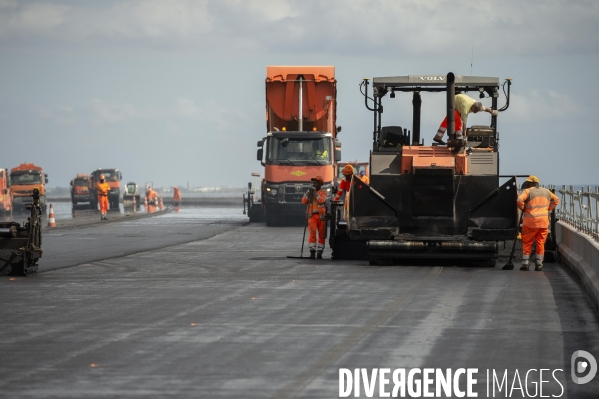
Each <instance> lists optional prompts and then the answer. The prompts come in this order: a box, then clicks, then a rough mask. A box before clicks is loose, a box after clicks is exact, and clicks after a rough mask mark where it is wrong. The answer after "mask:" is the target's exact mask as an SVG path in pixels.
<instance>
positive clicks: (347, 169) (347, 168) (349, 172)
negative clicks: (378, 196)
mask: <svg viewBox="0 0 599 399" xmlns="http://www.w3.org/2000/svg"><path fill="white" fill-rule="evenodd" d="M341 173H342V174H343V175H345V176H351V175H353V174H354V167H353V166H351V165H345V167H344V168H343V170H342V171H341Z"/></svg>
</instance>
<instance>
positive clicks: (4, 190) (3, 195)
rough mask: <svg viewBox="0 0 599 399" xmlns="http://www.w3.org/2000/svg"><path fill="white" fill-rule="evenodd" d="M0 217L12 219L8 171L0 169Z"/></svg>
mask: <svg viewBox="0 0 599 399" xmlns="http://www.w3.org/2000/svg"><path fill="white" fill-rule="evenodd" d="M0 216H1V217H9V218H12V192H11V190H10V177H9V174H8V169H4V168H0Z"/></svg>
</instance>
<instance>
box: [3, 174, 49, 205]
mask: <svg viewBox="0 0 599 399" xmlns="http://www.w3.org/2000/svg"><path fill="white" fill-rule="evenodd" d="M47 183H48V175H47V174H45V173H44V171H43V169H42V168H41V167H40V166H36V165H34V164H32V163H22V164H20V165H19V166H17V167H16V168H12V169H11V170H10V184H11V187H10V191H11V194H12V197H13V200H12V205H13V209H25V205H27V204H31V203H32V202H33V198H32V197H31V193H32V192H33V189H34V188H37V189H38V191H39V197H40V207H41V208H42V211H44V212H46V186H45V184H47Z"/></svg>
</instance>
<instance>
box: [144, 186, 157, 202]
mask: <svg viewBox="0 0 599 399" xmlns="http://www.w3.org/2000/svg"><path fill="white" fill-rule="evenodd" d="M146 199H147V200H148V204H150V205H158V193H157V192H156V191H154V190H152V187H148V189H147V190H146Z"/></svg>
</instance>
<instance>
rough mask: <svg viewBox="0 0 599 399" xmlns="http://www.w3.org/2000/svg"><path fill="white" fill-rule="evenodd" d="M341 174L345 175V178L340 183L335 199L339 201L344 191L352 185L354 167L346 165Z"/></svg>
mask: <svg viewBox="0 0 599 399" xmlns="http://www.w3.org/2000/svg"><path fill="white" fill-rule="evenodd" d="M341 174H342V175H343V180H341V183H339V190H338V191H337V194H336V195H335V201H339V199H340V198H341V196H342V195H343V193H345V192H348V191H349V189H350V187H351V178H352V176H353V175H354V167H353V166H351V165H345V167H344V168H343V169H341Z"/></svg>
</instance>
